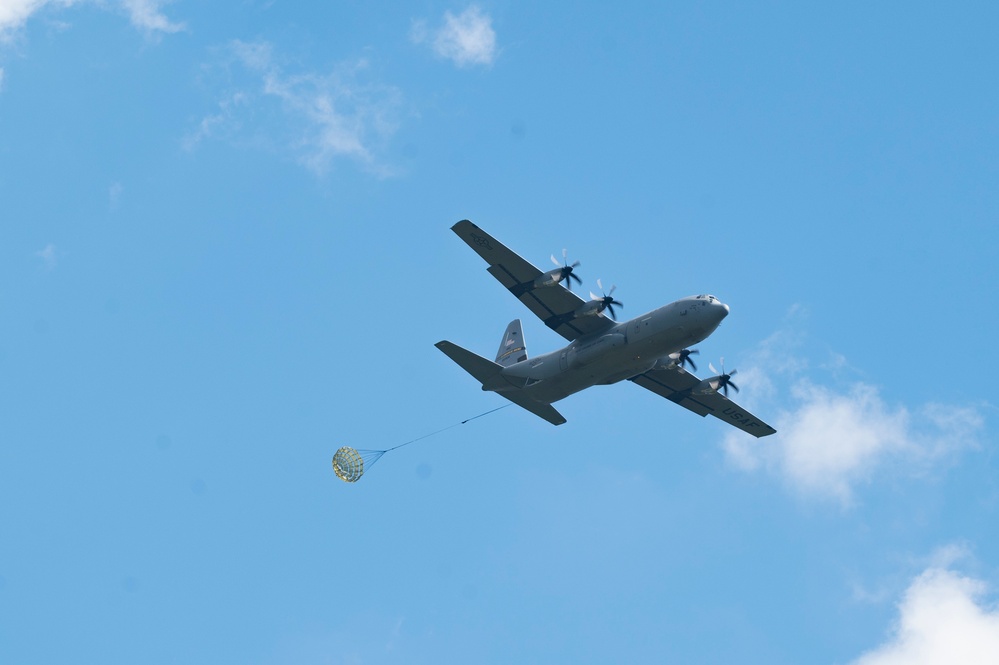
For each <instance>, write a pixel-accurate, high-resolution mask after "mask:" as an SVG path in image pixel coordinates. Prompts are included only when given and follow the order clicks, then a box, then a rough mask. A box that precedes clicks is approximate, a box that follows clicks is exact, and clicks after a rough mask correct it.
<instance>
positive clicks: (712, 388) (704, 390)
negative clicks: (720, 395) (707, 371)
mask: <svg viewBox="0 0 999 665" xmlns="http://www.w3.org/2000/svg"><path fill="white" fill-rule="evenodd" d="M721 385H722V381H721V377H720V376H712V377H711V378H710V379H704V380H703V381H701V382H700V383H698V384H697V385H696V386H694V388H693V390H691V391H690V392H692V393H694V394H695V395H712V394H714V393H716V392H718V389H719V388H721Z"/></svg>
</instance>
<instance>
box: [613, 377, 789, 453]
mask: <svg viewBox="0 0 999 665" xmlns="http://www.w3.org/2000/svg"><path fill="white" fill-rule="evenodd" d="M630 380H631V381H632V382H634V383H636V384H638V385H640V386H641V387H643V388H645V389H647V390H651V391H652V392H654V393H656V394H657V395H662V396H663V397H665V398H666V399H668V400H670V401H671V402H676V403H677V404H679V405H680V406H682V407H684V408H685V409H689V410H691V411H693V412H694V413H696V414H697V415H699V416H701V417H704V416H707V415H708V414H710V415H712V416H714V417H715V418H718V419H719V420H721V421H724V422H726V423H728V424H729V425H734V426H735V427H738V428H739V429H741V430H742V431H744V432H749V433H750V434H752V435H753V436H755V437H757V438H759V437H762V436H770V435H771V434H776V433H777V430H775V429H774V428H773V427H771V426H770V425H768V424H766V423H765V422H763V421H762V420H760V419H759V418H757V417H756V416H754V415H753V414H751V413H750V412H749V411H747V410H746V409H744V408H742V407H741V406H739V405H738V404H736V403H735V402H733V401H732V400H730V399H729V398H727V397H725V395H723V394H721V393H720V392H716V393H709V394H707V395H696V394H694V393H693V389H694V388H695V387H697V384H699V383H700V382H701V380H700V379H699V378H697V377H696V376H694V375H693V374H691V373H690V372H688V371H687V370H685V369H682V368H680V367H671V368H658V369H653V370H649V371H648V372H646V373H645V374H639V375H638V376H635V377H632V378H631V379H630Z"/></svg>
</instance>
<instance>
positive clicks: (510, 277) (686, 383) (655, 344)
mask: <svg viewBox="0 0 999 665" xmlns="http://www.w3.org/2000/svg"><path fill="white" fill-rule="evenodd" d="M451 230H452V231H454V232H455V233H456V234H458V237H459V238H461V239H462V240H464V241H465V242H466V243H468V246H469V247H471V248H472V249H474V250H475V251H476V252H477V253H478V254H479V256H481V257H482V258H483V259H485V260H486V263H488V264H489V268H488V270H489V272H490V273H491V274H492V275H493V277H495V278H496V279H498V280H499V281H500V284H502V285H503V286H505V287H506V288H507V289H508V290H509V291H510V293H512V294H513V295H514V296H516V297H517V298H518V299H519V300H520V301H521V302H522V303H524V304H525V305H527V308H528V309H530V310H531V311H532V312H534V314H536V315H537V316H538V317H539V318H540V319H541V320H542V321H544V323H545V325H546V326H548V327H549V328H551V329H552V330H554V331H555V332H557V333H558V334H560V335H562V337H564V338H566V339H567V340H569V342H570V344H569V345H568V346H566V347H565V348H563V349H560V350H558V351H552V352H551V353H546V354H543V355H540V356H534V357H533V358H528V356H527V347H526V346H525V344H524V332H523V329H522V328H521V324H520V319H516V320H514V321H512V322H511V323H510V325H508V326H507V328H506V332H505V333H504V334H503V340H502V341H501V342H500V347H499V352H498V353H497V355H496V360H495V361H492V360H489V359H487V358H483V357H482V356H479V355H476V354H474V353H472V352H471V351H467V350H465V349H463V348H461V347H460V346H457V345H456V344H452V343H451V342H448V341H442V342H438V343H437V344H436V346H437V348H438V349H440V350H441V351H443V352H444V353H445V354H447V356H448V357H449V358H451V360H453V361H455V362H456V363H458V365H460V366H461V367H462V368H463V369H464V370H465V371H466V372H468V373H469V374H471V375H472V376H473V377H475V378H476V379H477V380H478V381H479V383H481V384H482V389H483V390H487V391H492V392H496V393H499V394H500V395H502V396H503V397H505V398H507V399H508V400H510V401H511V402H513V403H514V404H517V405H518V406H521V407H523V408H525V409H527V410H528V411H530V412H531V413H533V414H535V415H538V416H540V417H542V418H544V419H545V420H547V421H548V422H550V423H552V424H553V425H561V424H562V423H564V422H565V418H563V417H562V414H560V413H559V412H558V411H556V410H555V408H554V407H552V402H557V401H559V400H560V399H563V398H565V397H568V396H569V395H572V394H573V393H577V392H579V391H580V390H583V389H584V388H589V387H590V386H594V385H607V384H611V383H617V382H618V381H622V380H624V379H628V380H629V381H631V382H632V383H635V384H637V385H639V386H641V387H643V388H646V389H647V390H651V391H652V392H654V393H656V394H657V395H662V396H663V397H665V398H666V399H668V400H671V401H673V402H676V403H677V404H679V405H680V406H682V407H685V408H687V409H689V410H691V411H693V412H694V413H696V414H698V415H699V416H702V417H703V416H706V415H708V414H711V415H712V416H715V417H716V418H719V419H720V420H723V421H725V422H727V423H729V424H730V425H734V426H736V427H738V428H739V429H741V430H744V431H746V432H749V433H750V434H752V435H753V436H757V437H761V436H767V435H769V434H774V433H775V432H776V430H775V429H774V428H773V427H771V426H770V425H767V424H766V423H765V422H763V421H762V420H760V419H759V418H757V417H756V416H754V415H753V414H751V413H750V412H749V411H747V410H746V409H744V408H742V407H741V406H739V405H738V404H736V403H735V402H733V401H731V400H730V399H729V398H728V389H729V388H732V389H733V390H735V391H738V390H739V389H738V387H737V386H736V385H735V383H733V382H732V376H733V375H734V374H735V370H732V371H731V372H729V373H726V372H725V366H724V364H722V369H721V372H720V373H718V375H717V376H713V377H711V378H708V379H704V380H701V379H699V378H697V377H696V376H694V375H693V374H691V373H690V372H688V371H687V370H686V369H685V367H684V366H685V365H687V364H689V365H690V366H691V368H692V369H695V370H696V369H697V367H696V366H695V365H694V362H693V360H691V359H690V355H691V354H695V353H697V350H696V349H689V348H688V347H689V346H690V345H691V344H696V343H697V342H700V341H701V340H703V339H705V338H707V336H708V335H710V334H711V333H712V332H714V331H715V329H716V328H717V327H718V324H720V323H721V322H722V319H724V318H725V317H726V316H728V305H726V304H724V303H722V302H721V301H720V300H718V299H717V298H715V297H714V296H709V295H700V296H690V297H688V298H682V299H680V300H677V301H676V302H673V303H670V304H669V305H665V306H663V307H660V308H658V309H654V310H652V311H651V312H648V313H647V314H643V315H641V316H639V317H637V318H634V319H632V320H630V321H625V322H622V323H618V322H617V321H615V320H614V314H615V312H614V307H622V306H623V305H622V304H621V303H620V302H618V301H617V300H615V299H614V297H613V295H612V294H613V291H614V289H613V287H612V288H611V290H610V291H609V292H607V293H604V294H603V295H600V296H597V295H595V294H593V293H592V292H591V293H590V298H591V299H590V300H588V301H586V300H583V299H582V298H580V297H579V296H577V295H576V294H575V293H573V292H572V291H571V290H570V289H568V288H566V286H571V285H572V282H571V281H570V280H573V279H575V280H576V281H577V282H579V281H580V280H579V277H578V276H577V275H575V274H574V273H573V269H574V268H575V267H576V266H578V265H579V263H578V262H576V263H574V264H572V265H569V263H568V261H567V260H565V261H564V264H560V263H559V262H558V260H557V259H556V258H555V257H554V255H553V256H552V261H553V262H554V263H555V264H556V265H558V266H559V267H557V268H555V269H554V270H549V271H548V272H542V271H541V270H539V269H538V268H536V267H534V266H533V265H531V264H530V263H529V262H527V261H525V260H524V259H522V258H521V257H519V256H518V255H517V254H515V253H514V252H512V251H510V250H509V249H507V248H506V247H505V246H504V245H503V244H502V243H500V242H499V241H498V240H496V239H495V238H493V237H492V236H491V235H489V234H488V233H486V232H485V231H483V230H482V229H480V228H479V227H478V226H476V225H475V224H473V223H472V222H470V221H468V220H467V219H466V220H462V221H460V222H458V223H457V224H455V225H454V226H452V227H451ZM563 259H565V254H564V253H563ZM563 282H564V283H565V285H563ZM598 287H599V288H600V289H601V290H602V289H603V286H602V285H601V284H600V283H599V280H598ZM607 314H610V315H611V316H610V317H608V316H607ZM709 366H710V365H709ZM710 367H711V371H712V372H717V371H718V370H716V369H715V368H714V367H713V366H710Z"/></svg>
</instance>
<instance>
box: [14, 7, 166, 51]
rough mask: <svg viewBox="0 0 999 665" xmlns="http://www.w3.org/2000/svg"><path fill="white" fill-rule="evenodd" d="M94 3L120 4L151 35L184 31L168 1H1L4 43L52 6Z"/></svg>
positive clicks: (136, 23)
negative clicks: (170, 12) (171, 14)
mask: <svg viewBox="0 0 999 665" xmlns="http://www.w3.org/2000/svg"><path fill="white" fill-rule="evenodd" d="M79 4H90V5H94V6H97V7H103V8H109V7H113V6H117V5H120V6H121V7H122V8H123V9H124V10H125V12H126V13H127V14H128V16H129V19H130V20H131V22H132V25H134V26H135V27H136V28H139V29H140V30H143V31H144V32H146V33H147V34H155V33H160V32H167V33H169V32H178V31H180V30H183V29H184V24H183V23H174V22H172V21H170V20H169V19H168V18H167V17H166V16H165V15H164V14H163V12H162V11H160V7H161V6H162V5H163V4H165V2H164V0H120V1H119V2H118V3H115V4H112V5H109V4H108V3H106V2H103V1H102V0H0V42H3V41H8V40H10V38H11V37H12V36H13V35H14V34H15V33H16V32H17V31H18V30H20V29H21V28H23V27H24V25H25V24H26V23H27V22H28V19H30V18H31V17H32V16H34V15H35V14H37V13H39V12H40V11H42V10H43V9H45V8H47V7H49V8H54V9H65V8H67V7H71V6H73V5H79Z"/></svg>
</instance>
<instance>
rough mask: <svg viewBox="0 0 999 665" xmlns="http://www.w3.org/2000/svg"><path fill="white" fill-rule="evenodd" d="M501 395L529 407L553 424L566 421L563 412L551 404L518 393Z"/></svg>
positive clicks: (525, 407) (532, 411)
mask: <svg viewBox="0 0 999 665" xmlns="http://www.w3.org/2000/svg"><path fill="white" fill-rule="evenodd" d="M500 395H502V396H503V397H506V398H507V399H508V400H510V401H511V402H513V403H514V404H516V405H517V406H519V407H522V408H524V409H527V410H528V411H530V412H531V413H533V414H534V415H536V416H540V417H542V418H544V419H545V420H547V421H548V422H550V423H551V424H552V425H561V424H563V423H565V418H564V417H563V416H562V414H561V413H559V412H558V411H556V410H555V407H553V406H552V405H551V404H545V403H543V402H538V401H537V400H533V399H530V398H527V397H523V396H521V395H519V394H517V393H500Z"/></svg>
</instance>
